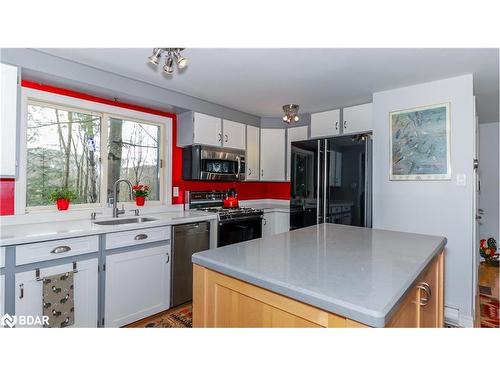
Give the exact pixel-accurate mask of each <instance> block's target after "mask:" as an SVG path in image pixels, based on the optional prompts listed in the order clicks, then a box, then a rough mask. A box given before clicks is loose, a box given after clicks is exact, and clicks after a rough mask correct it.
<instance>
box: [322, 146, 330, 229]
mask: <svg viewBox="0 0 500 375" xmlns="http://www.w3.org/2000/svg"><path fill="white" fill-rule="evenodd" d="M324 151H325V152H324V153H323V155H324V158H323V168H324V169H323V197H322V198H323V222H324V223H328V216H329V215H328V211H327V203H328V200H327V190H328V189H327V187H328V178H327V176H328V169H327V168H328V154H329V153H330V151H329V150H328V139H325V141H324Z"/></svg>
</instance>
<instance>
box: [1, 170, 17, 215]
mask: <svg viewBox="0 0 500 375" xmlns="http://www.w3.org/2000/svg"><path fill="white" fill-rule="evenodd" d="M14 182H15V180H14V179H13V178H0V215H14Z"/></svg>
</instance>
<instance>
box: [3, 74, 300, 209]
mask: <svg viewBox="0 0 500 375" xmlns="http://www.w3.org/2000/svg"><path fill="white" fill-rule="evenodd" d="M22 86H23V87H29V88H32V89H36V90H42V91H48V92H52V93H54V94H59V95H66V96H71V97H74V98H79V99H84V100H89V101H93V102H98V103H103V104H108V105H113V106H117V107H122V108H127V109H132V110H135V111H141V112H145V113H151V114H154V115H158V116H165V117H169V118H171V119H172V120H173V126H172V137H173V139H174V140H176V139H177V117H176V115H175V114H174V113H169V112H164V111H159V110H155V109H151V108H146V107H142V106H137V105H134V104H128V103H122V102H116V101H114V100H110V99H105V98H100V97H97V96H92V95H88V94H84V93H80V92H76V91H72V90H66V89H62V88H59V87H54V86H49V85H43V84H40V83H37V82H31V81H26V80H23V81H22ZM172 186H177V187H179V197H172V203H173V204H180V203H183V202H184V192H185V191H188V190H225V189H229V188H235V189H236V192H237V193H238V198H239V199H285V200H288V199H290V183H289V182H211V181H184V180H183V179H182V149H181V148H180V147H177V145H175V146H174V147H173V152H172ZM13 214H14V180H13V179H0V215H13Z"/></svg>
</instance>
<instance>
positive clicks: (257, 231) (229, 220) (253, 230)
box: [189, 190, 264, 246]
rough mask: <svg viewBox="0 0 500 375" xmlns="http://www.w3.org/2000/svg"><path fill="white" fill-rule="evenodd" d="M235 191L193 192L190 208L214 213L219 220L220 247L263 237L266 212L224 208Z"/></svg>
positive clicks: (254, 209) (190, 196) (218, 240)
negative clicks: (227, 199)
mask: <svg viewBox="0 0 500 375" xmlns="http://www.w3.org/2000/svg"><path fill="white" fill-rule="evenodd" d="M233 194H234V191H223V190H213V191H191V192H189V208H190V209H195V210H200V211H206V212H214V213H216V214H217V218H218V224H219V225H218V226H219V228H218V238H217V244H218V246H224V245H229V244H233V243H237V242H242V241H248V240H251V239H254V238H260V237H262V219H263V218H264V210H260V209H256V208H251V207H238V208H224V207H223V204H224V199H225V198H226V197H227V196H229V195H233Z"/></svg>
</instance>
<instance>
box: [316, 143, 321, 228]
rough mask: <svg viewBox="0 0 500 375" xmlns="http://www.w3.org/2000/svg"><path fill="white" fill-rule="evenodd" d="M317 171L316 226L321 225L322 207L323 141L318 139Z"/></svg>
mask: <svg viewBox="0 0 500 375" xmlns="http://www.w3.org/2000/svg"><path fill="white" fill-rule="evenodd" d="M316 168H317V169H318V170H317V181H316V224H320V223H321V212H320V210H321V206H320V203H321V201H320V191H321V189H320V186H321V140H319V139H318V163H317V166H316Z"/></svg>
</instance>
